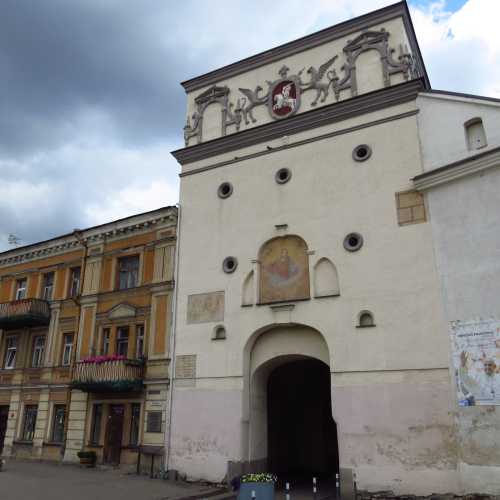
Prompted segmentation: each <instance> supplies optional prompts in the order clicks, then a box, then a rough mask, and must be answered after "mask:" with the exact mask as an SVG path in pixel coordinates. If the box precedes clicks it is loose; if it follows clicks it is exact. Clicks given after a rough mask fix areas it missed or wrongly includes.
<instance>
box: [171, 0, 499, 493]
mask: <svg viewBox="0 0 500 500" xmlns="http://www.w3.org/2000/svg"><path fill="white" fill-rule="evenodd" d="M183 87H184V89H185V90H186V94H187V105H188V117H187V123H186V126H185V128H184V136H185V147H184V148H182V149H179V150H177V151H175V152H174V153H173V154H174V156H175V158H176V159H177V160H178V162H179V163H180V164H181V166H182V171H181V174H180V175H181V187H180V206H181V211H180V240H179V262H178V266H179V267H178V284H177V297H178V299H177V306H176V339H175V344H176V345H175V368H174V373H173V377H174V382H173V395H172V398H173V399H172V407H171V408H170V411H171V412H172V416H171V419H172V420H171V421H172V426H171V434H170V439H169V445H170V448H169V457H168V466H169V467H170V468H174V469H179V470H180V471H182V472H184V473H186V474H187V475H188V476H190V477H193V478H204V479H208V480H212V481H219V480H221V479H223V478H224V477H231V476H232V475H233V474H237V473H240V472H241V471H250V470H263V469H270V470H272V471H274V472H277V473H278V474H281V475H282V476H290V475H293V474H331V473H332V472H333V471H335V470H337V469H338V467H339V466H340V467H346V468H350V469H352V470H354V471H355V472H356V474H357V478H358V484H359V486H360V487H361V488H366V489H371V490H374V489H382V488H383V489H387V488H392V489H394V490H396V491H399V492H411V493H431V492H433V491H435V492H444V491H461V490H463V489H468V488H469V487H473V486H472V485H473V484H482V486H481V487H480V488H476V490H482V491H485V490H491V491H493V490H495V489H497V488H500V486H499V485H498V482H496V481H497V480H495V479H494V478H495V477H496V474H498V471H499V470H500V469H499V465H500V457H499V456H498V437H495V433H494V429H495V426H498V413H497V412H496V407H495V406H493V404H494V403H493V402H491V401H490V404H491V405H492V406H491V411H490V416H489V418H488V421H487V423H488V427H487V429H483V434H482V436H478V435H477V432H476V435H474V434H471V435H470V436H469V437H470V439H469V440H464V439H463V437H464V432H468V431H469V432H472V433H473V432H474V431H473V429H472V428H471V425H470V423H469V426H468V427H467V426H465V427H464V426H463V425H461V422H462V423H463V419H469V420H470V419H471V418H472V415H475V414H472V413H468V414H467V415H465V414H464V413H463V412H462V413H461V412H460V411H458V404H457V399H456V396H455V392H456V380H455V377H454V371H453V370H452V369H450V367H451V357H450V354H451V352H450V328H449V325H448V322H449V321H451V320H452V319H461V318H460V317H455V318H450V317H448V314H447V311H446V310H445V308H444V307H443V300H442V293H441V292H442V287H441V281H440V279H442V277H443V274H442V272H441V269H438V265H437V260H436V253H435V251H436V249H435V243H434V241H433V227H432V216H431V215H432V214H430V213H429V205H428V194H427V193H428V191H427V187H426V186H424V184H423V180H422V178H423V176H425V175H427V174H426V172H428V171H431V170H434V169H437V168H440V167H441V166H443V165H445V164H446V163H447V162H452V161H457V160H459V159H460V158H463V157H466V158H468V157H473V156H474V155H475V154H476V153H477V148H482V147H487V148H489V147H491V145H492V144H494V142H495V140H496V141H497V142H496V144H497V145H498V144H500V142H499V141H498V139H499V138H498V130H499V123H500V122H499V114H498V103H497V102H493V101H492V100H487V99H481V98H475V99H473V98H466V97H464V96H462V97H460V96H457V95H453V94H450V93H439V92H435V91H433V90H432V89H431V86H430V83H429V80H428V77H427V74H426V71H425V67H424V63H423V60H422V56H421V54H420V51H419V48H418V43H417V40H416V37H415V33H414V30H413V27H412V23H411V19H410V16H409V12H408V8H407V6H406V3H404V2H402V3H398V4H395V5H393V6H390V7H387V8H384V9H381V10H378V11H376V12H373V13H371V14H368V15H365V16H362V17H359V18H356V19H352V20H350V21H347V22H344V23H341V24H339V25H337V26H334V27H332V28H328V29H325V30H323V31H320V32H318V33H314V34H312V35H309V36H307V37H304V38H301V39H299V40H295V41H293V42H290V43H288V44H285V45H282V46H280V47H276V48H274V49H271V50H268V51H266V52H263V53H261V54H258V55H255V56H252V57H249V58H248V59H244V60H242V61H239V62H236V63H234V64H231V65H229V66H226V67H223V68H220V69H217V70H215V71H212V72H211V73H207V74H205V75H202V76H200V77H197V78H193V79H191V80H188V81H185V82H184V83H183ZM481 115H484V116H485V118H483V120H484V124H483V122H482V121H481V118H480V117H481ZM486 115H487V118H486ZM436 116H439V119H436ZM486 121H487V122H488V123H486ZM483 125H487V126H489V130H487V134H488V137H489V138H490V142H489V143H488V144H486V143H485V139H484V130H483V128H482V127H483ZM451 151H453V153H451ZM428 175H431V174H428ZM435 206H436V207H437V203H436V205H435ZM497 207H498V205H497ZM496 241H498V239H497V240H496ZM497 290H498V288H497ZM472 313H473V312H472V311H468V312H467V314H468V315H470V314H472ZM491 313H496V314H497V315H498V314H499V313H500V311H499V310H498V304H497V305H496V310H492V311H491ZM469 410H470V412H476V414H479V413H478V412H479V410H478V409H477V408H470V409H469ZM460 429H462V431H460ZM464 429H465V430H464ZM467 429H468V431H467ZM484 432H486V434H484ZM486 435H489V436H490V440H489V442H488V440H487V439H485V436H486ZM476 438H477V439H476ZM479 438H480V439H479ZM492 440H493V441H492ZM495 440H496V442H497V444H496V447H497V451H495ZM474 446H475V447H476V449H477V447H479V450H481V451H480V452H477V453H475V454H474V453H472V455H471V453H467V452H466V450H465V448H467V447H474ZM499 476H500V475H499Z"/></svg>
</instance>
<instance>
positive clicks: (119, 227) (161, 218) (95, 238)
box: [0, 207, 177, 268]
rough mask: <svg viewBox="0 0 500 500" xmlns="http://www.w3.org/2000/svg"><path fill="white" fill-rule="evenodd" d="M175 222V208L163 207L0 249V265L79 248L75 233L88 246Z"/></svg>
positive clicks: (32, 259) (19, 262) (20, 262)
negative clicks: (22, 245)
mask: <svg viewBox="0 0 500 500" xmlns="http://www.w3.org/2000/svg"><path fill="white" fill-rule="evenodd" d="M176 223H177V208H176V207H165V208H162V209H159V210H154V211H152V212H146V213H144V214H139V215H134V216H132V217H127V218H125V219H120V220H117V221H113V222H109V223H106V224H102V225H99V226H94V227H91V228H88V229H83V230H81V231H78V230H75V231H74V232H73V233H68V234H65V235H63V236H60V237H57V238H53V239H50V240H46V241H42V242H39V243H33V244H32V245H27V246H24V247H21V248H17V249H15V250H8V251H7V252H2V253H0V268H2V267H8V266H13V265H17V264H23V263H25V262H31V261H35V260H37V259H43V258H46V257H50V256H53V255H61V254H64V253H67V252H71V251H75V250H78V249H79V248H82V244H81V243H80V241H79V239H78V238H77V236H76V235H75V233H78V234H79V238H80V240H81V241H82V242H83V243H85V244H87V245H88V246H89V247H90V246H92V245H98V244H99V243H102V242H104V241H109V240H113V239H120V238H124V237H127V236H132V235H135V234H138V233H141V232H145V231H150V230H151V229H153V228H159V227H160V226H163V225H175V224H176Z"/></svg>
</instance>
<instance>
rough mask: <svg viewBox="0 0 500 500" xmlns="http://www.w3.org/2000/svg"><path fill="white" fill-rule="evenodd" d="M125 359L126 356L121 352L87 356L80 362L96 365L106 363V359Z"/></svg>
mask: <svg viewBox="0 0 500 500" xmlns="http://www.w3.org/2000/svg"><path fill="white" fill-rule="evenodd" d="M125 359H127V357H126V356H123V355H122V354H110V355H103V356H90V357H89V358H84V359H82V360H81V361H80V363H85V364H96V365H98V364H100V363H106V362H107V361H124V360H125Z"/></svg>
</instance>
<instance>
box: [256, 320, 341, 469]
mask: <svg viewBox="0 0 500 500" xmlns="http://www.w3.org/2000/svg"><path fill="white" fill-rule="evenodd" d="M250 350H251V354H250V359H249V361H250V363H249V364H250V366H249V368H250V380H249V382H250V383H249V386H250V387H249V424H250V426H249V459H250V464H249V465H250V467H251V469H252V470H253V471H264V470H268V471H272V472H275V473H277V474H278V475H279V476H280V477H281V478H282V479H286V478H292V477H293V478H297V476H303V477H309V479H310V478H311V476H318V477H321V476H328V477H332V476H334V474H335V472H337V470H338V442H337V429H336V424H335V421H334V420H333V417H332V401H331V385H330V368H329V362H330V356H329V352H328V347H327V345H326V342H325V340H324V338H323V336H322V335H321V334H320V333H319V332H318V331H317V330H315V329H313V328H310V327H306V326H300V325H288V326H284V325H283V326H279V327H278V326H277V327H274V328H272V329H269V330H267V331H264V332H261V333H260V334H259V335H258V337H257V338H256V339H255V341H254V343H253V345H252V346H251V347H250Z"/></svg>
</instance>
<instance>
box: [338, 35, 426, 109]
mask: <svg viewBox="0 0 500 500" xmlns="http://www.w3.org/2000/svg"><path fill="white" fill-rule="evenodd" d="M389 36H390V34H389V32H388V31H385V29H384V28H382V29H381V30H380V31H365V32H363V33H361V35H359V36H358V37H356V38H355V39H354V40H348V41H347V45H346V46H345V47H344V49H343V52H344V54H345V57H346V63H345V64H344V65H343V66H342V68H341V70H342V71H343V72H344V73H345V75H344V78H342V80H340V81H338V82H336V84H335V85H334V91H335V97H336V99H337V100H338V99H339V95H340V91H341V90H345V89H350V90H351V96H352V97H355V96H357V95H358V85H357V81H356V59H357V58H358V57H359V56H360V55H361V54H362V53H363V52H366V51H368V50H376V51H378V52H379V54H380V62H381V65H382V75H383V79H384V86H385V87H389V86H390V85H391V78H390V75H393V74H395V73H402V74H403V77H404V79H405V80H408V79H409V78H410V77H411V78H417V77H418V75H417V72H416V68H415V61H414V60H413V57H412V55H411V54H410V53H409V52H408V50H407V49H405V50H403V47H402V46H401V45H400V46H399V52H400V55H399V57H398V61H396V60H394V59H393V57H392V55H393V54H394V52H395V49H391V48H389V42H388V40H389Z"/></svg>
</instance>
